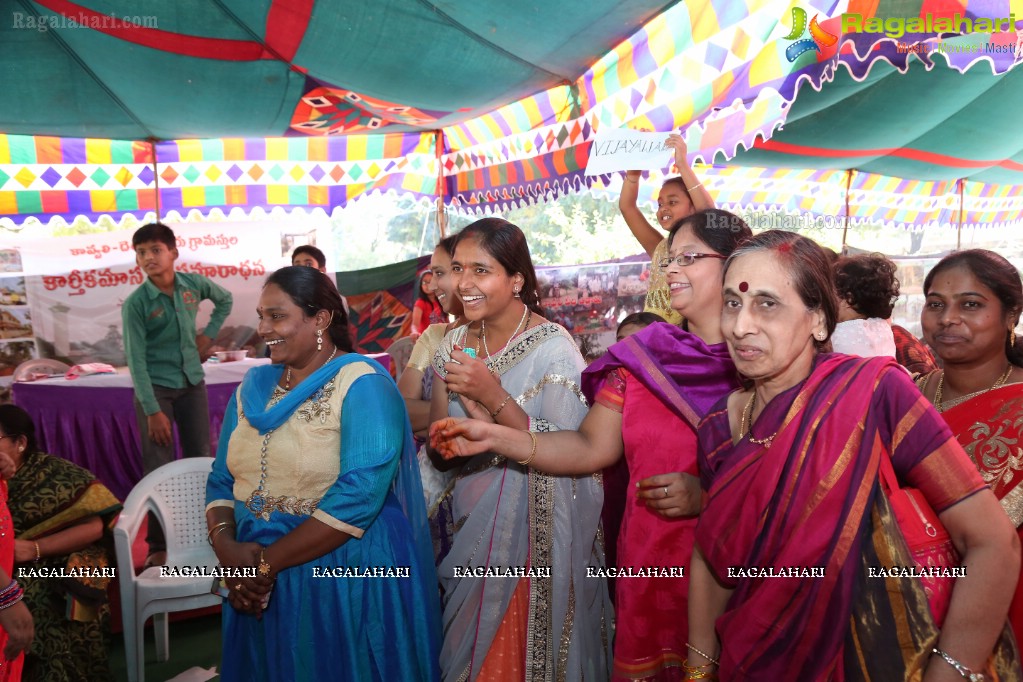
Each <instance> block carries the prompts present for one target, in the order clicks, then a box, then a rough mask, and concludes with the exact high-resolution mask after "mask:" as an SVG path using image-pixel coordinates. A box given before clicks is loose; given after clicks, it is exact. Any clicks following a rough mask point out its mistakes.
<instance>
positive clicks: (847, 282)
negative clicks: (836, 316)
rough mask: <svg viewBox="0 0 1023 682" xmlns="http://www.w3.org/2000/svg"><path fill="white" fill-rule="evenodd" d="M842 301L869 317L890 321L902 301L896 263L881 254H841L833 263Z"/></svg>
mask: <svg viewBox="0 0 1023 682" xmlns="http://www.w3.org/2000/svg"><path fill="white" fill-rule="evenodd" d="M831 268H832V271H833V272H834V273H835V291H836V293H837V294H838V299H839V300H840V301H845V302H846V303H848V304H849V307H851V308H852V309H853V310H855V311H856V312H858V313H859V314H860V315H866V316H867V317H879V318H881V319H882V320H887V319H888V318H889V317H891V316H892V310H894V309H895V302H896V301H898V300H899V280H897V279H896V278H895V269H896V266H895V263H894V262H893V261H892V260H891V259H890V258H887V257H885V256H883V255H882V254H880V253H861V254H858V255H856V256H840V257H839V258H838V260H836V261H834V262H833V263H832V265H831Z"/></svg>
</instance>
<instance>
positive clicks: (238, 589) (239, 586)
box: [234, 583, 242, 592]
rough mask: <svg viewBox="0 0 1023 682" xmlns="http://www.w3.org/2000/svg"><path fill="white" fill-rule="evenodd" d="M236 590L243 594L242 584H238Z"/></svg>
mask: <svg viewBox="0 0 1023 682" xmlns="http://www.w3.org/2000/svg"><path fill="white" fill-rule="evenodd" d="M234 589H235V592H241V591H242V584H241V583H238V584H237V585H235V586H234Z"/></svg>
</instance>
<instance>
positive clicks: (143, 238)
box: [131, 223, 178, 249]
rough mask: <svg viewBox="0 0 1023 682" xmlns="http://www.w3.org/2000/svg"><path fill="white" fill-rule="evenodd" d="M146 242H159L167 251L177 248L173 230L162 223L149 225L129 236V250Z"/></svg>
mask: <svg viewBox="0 0 1023 682" xmlns="http://www.w3.org/2000/svg"><path fill="white" fill-rule="evenodd" d="M146 242H160V243H161V244H163V245H164V246H166V247H167V248H168V249H176V248H178V239H177V237H175V236H174V230H172V229H170V228H169V227H167V226H166V225H164V224H163V223H149V224H148V225H143V226H142V227H140V228H139V229H137V230H135V234H133V235H132V236H131V248H133V249H135V248H138V245H139V244H145V243H146Z"/></svg>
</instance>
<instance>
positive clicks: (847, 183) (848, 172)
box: [841, 168, 853, 255]
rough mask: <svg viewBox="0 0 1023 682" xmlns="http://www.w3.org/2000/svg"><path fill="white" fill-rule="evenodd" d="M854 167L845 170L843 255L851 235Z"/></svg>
mask: <svg viewBox="0 0 1023 682" xmlns="http://www.w3.org/2000/svg"><path fill="white" fill-rule="evenodd" d="M852 174H853V172H852V168H850V169H848V170H846V172H845V227H843V228H842V249H841V251H842V255H845V240H846V237H848V236H849V188H850V187H851V186H852Z"/></svg>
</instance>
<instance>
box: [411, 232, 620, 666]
mask: <svg viewBox="0 0 1023 682" xmlns="http://www.w3.org/2000/svg"><path fill="white" fill-rule="evenodd" d="M452 268H453V270H454V272H455V275H456V276H457V277H458V278H459V279H458V295H459V297H460V298H461V299H462V303H463V306H464V310H465V317H466V318H467V319H468V320H470V321H471V322H476V323H478V324H479V336H478V338H477V340H476V341H475V342H474V341H470V340H469V338H471V337H467V333H468V326H467V325H465V326H462V327H459V328H456V329H454V330H452V331H451V332H450V333H449V334H448V335H447V337H446V338H445V339H444V342H443V343H442V344H441V348H440V351H439V352H438V353H437V355H436V356H435V357H434V369H435V370H436V371H437V375H438V377H439V379H440V380H439V381H437V382H436V383H435V384H434V387H433V403H432V410H431V416H432V417H433V418H434V419H440V418H442V417H447V416H448V415H449V414H450V415H452V416H458V417H464V416H466V415H472V416H476V417H478V418H481V419H486V420H487V421H491V422H494V421H496V422H497V423H499V424H504V425H506V426H511V427H514V428H515V429H518V430H526V431H528V432H529V433H530V434H533V433H538V432H546V431H560V430H564V429H575V428H578V426H579V422H580V420H581V419H582V418H583V415H584V414H585V413H586V405H585V401H584V400H583V397H582V393H581V392H580V390H579V372H580V371H581V370H582V365H583V362H582V357H581V356H580V355H579V350H578V348H577V347H576V345H575V342H574V341H573V340H572V337H570V336H569V335H568V332H566V331H565V329H564V328H563V327H561V326H559V325H556V324H552V323H550V322H548V321H546V320H545V319H544V318H543V311H542V309H541V308H540V303H539V295H538V292H537V283H536V273H535V272H534V270H533V263H532V261H531V260H530V256H529V247H528V246H527V245H526V238H525V235H523V234H522V231H521V230H519V228H518V227H516V226H515V225H512V224H511V223H509V222H507V221H505V220H501V219H498V218H486V219H483V220H480V221H477V222H475V223H473V224H472V225H469V226H468V227H466V228H465V229H464V230H462V232H460V233H459V237H458V242H457V244H456V246H455V256H454V259H453V261H452ZM468 351H471V352H468ZM451 495H452V496H451V500H452V507H453V513H454V519H455V520H456V524H455V533H454V540H453V545H452V548H451V551H450V552H449V553H448V555H447V557H446V558H445V559H444V561H443V562H442V563H441V564H440V566H439V569H438V571H439V573H440V581H441V587H442V589H443V591H444V646H443V649H442V650H441V668H442V671H443V676H444V679H446V680H485V681H487V682H489V681H491V680H516V681H521V680H545V679H565V680H582V679H585V680H601V679H606V678H607V675H608V669H609V667H610V666H609V663H610V660H609V656H608V633H607V630H606V626H607V623H608V622H609V621H610V619H611V609H610V604H609V603H608V597H607V590H606V585H605V583H604V580H603V579H599V578H592V577H587V575H586V567H587V566H602V565H603V560H604V556H603V551H602V549H601V546H600V542H599V540H598V536H597V531H598V526H599V521H600V507H601V502H602V500H603V494H602V490H601V487H600V481H599V480H598V479H597V478H595V477H593V476H579V477H573V476H550V475H547V474H542V473H540V472H539V471H536V470H533V469H529V468H528V467H526V466H522V464H520V463H517V462H513V461H511V460H507V459H504V458H503V457H499V456H496V455H495V454H494V453H481V454H479V455H477V456H476V457H474V458H472V459H468V460H466V461H465V463H464V464H463V465H462V467H461V469H460V471H459V472H458V474H457V478H456V480H455V483H454V488H453V490H452V494H451ZM467 569H468V570H467ZM527 569H534V572H533V573H532V574H530V575H526V576H525V577H522V576H519V575H517V573H520V572H522V571H525V570H527ZM491 571H496V572H497V573H498V574H497V575H492V574H491V573H489V572H491ZM505 571H512V572H513V573H512V575H513V576H515V577H505V575H503V572H505ZM467 573H468V574H467Z"/></svg>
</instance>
